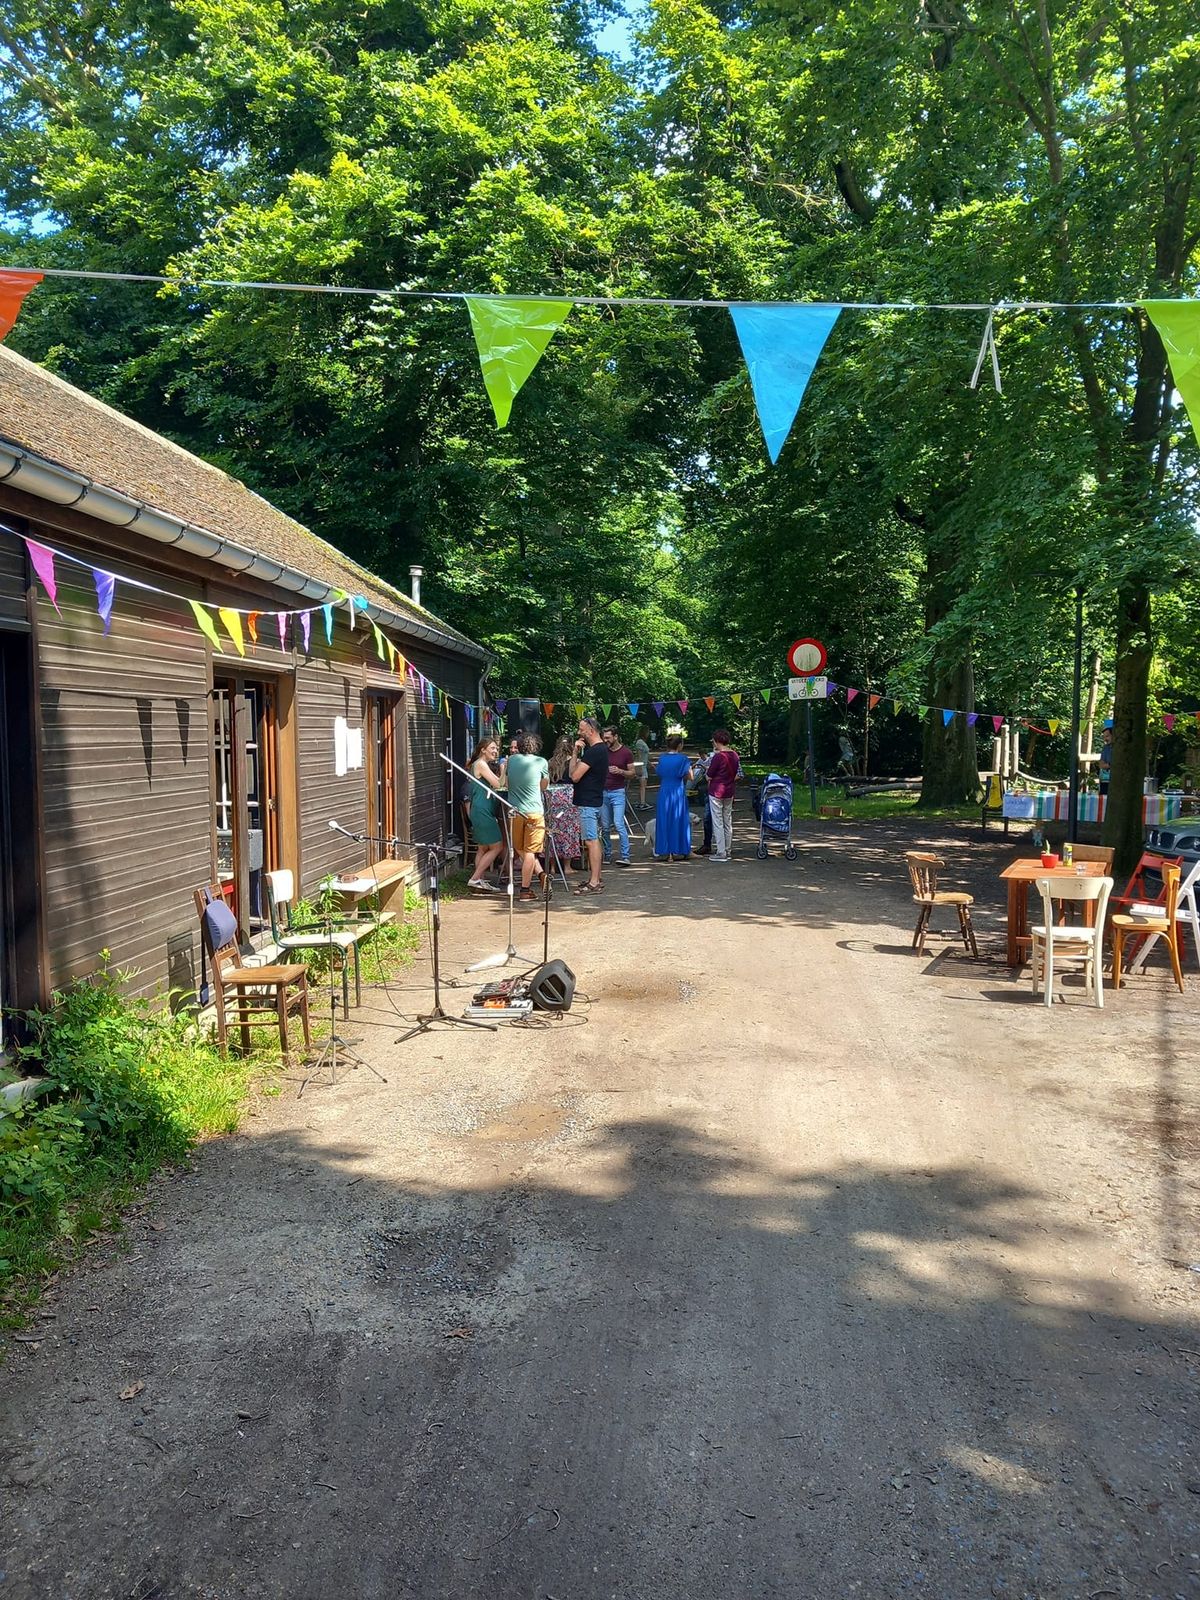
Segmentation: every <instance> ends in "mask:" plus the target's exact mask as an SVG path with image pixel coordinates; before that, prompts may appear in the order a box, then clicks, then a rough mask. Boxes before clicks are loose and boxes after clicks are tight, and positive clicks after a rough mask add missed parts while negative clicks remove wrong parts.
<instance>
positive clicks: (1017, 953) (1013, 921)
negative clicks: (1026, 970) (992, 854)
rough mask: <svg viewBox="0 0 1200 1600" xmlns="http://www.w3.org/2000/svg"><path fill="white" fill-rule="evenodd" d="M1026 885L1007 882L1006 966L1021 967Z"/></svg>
mask: <svg viewBox="0 0 1200 1600" xmlns="http://www.w3.org/2000/svg"><path fill="white" fill-rule="evenodd" d="M1026 892H1027V891H1026V885H1025V884H1024V883H1023V882H1022V881H1021V880H1020V879H1018V878H1010V879H1009V880H1008V964H1009V966H1010V967H1019V966H1020V965H1021V946H1020V944H1019V942H1018V941H1019V940H1020V938H1021V935H1022V934H1023V933H1024V932H1025V898H1026Z"/></svg>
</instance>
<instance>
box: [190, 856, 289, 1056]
mask: <svg viewBox="0 0 1200 1600" xmlns="http://www.w3.org/2000/svg"><path fill="white" fill-rule="evenodd" d="M192 899H193V900H194V901H195V904H196V914H197V916H198V917H199V918H200V933H201V938H202V939H203V942H204V950H205V954H206V955H207V957H208V969H209V975H210V978H211V980H212V991H213V1004H214V1006H215V1008H216V1013H217V1039H218V1040H219V1042H220V1046H221V1054H222V1055H225V1054H226V1053H227V1052H228V1049H229V1022H230V1011H229V1008H230V1006H233V1007H234V1008H235V1012H234V1015H235V1018H236V1021H237V1025H238V1027H239V1028H240V1029H241V1035H242V1054H243V1055H249V1053H250V1028H251V1020H250V1019H251V1017H257V1018H258V1019H259V1020H260V1022H261V1020H262V1019H263V1018H265V1017H270V1018H271V1019H272V1020H273V1021H274V1022H275V1023H276V1024H277V1025H278V1028H279V1048H280V1052H281V1054H282V1055H283V1057H284V1059H285V1060H286V1059H287V1057H288V1054H289V1051H288V1012H289V1011H291V1010H298V1011H299V1012H300V1021H301V1024H302V1026H303V1029H304V1047H305V1049H306V1050H309V1049H311V1048H312V1033H311V1032H310V1029H309V1021H308V975H307V973H306V972H305V969H304V966H303V963H300V962H297V963H294V964H293V963H289V964H278V965H272V966H265V967H247V966H244V965H243V964H242V953H241V951H240V950H239V948H238V942H237V922H236V920H235V919H234V916H233V913H232V912H231V911H230V909H229V907H228V906H227V905H226V904H225V902H224V900H223V899H222V898H221V894H220V890H219V889H218V890H217V891H216V894H215V896H214V891H213V888H212V886H209V887H207V888H203V889H196V890H194V891H193V894H192Z"/></svg>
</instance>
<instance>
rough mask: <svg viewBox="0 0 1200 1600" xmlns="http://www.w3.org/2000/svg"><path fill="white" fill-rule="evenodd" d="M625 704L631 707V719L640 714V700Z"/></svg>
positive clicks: (627, 701)
mask: <svg viewBox="0 0 1200 1600" xmlns="http://www.w3.org/2000/svg"><path fill="white" fill-rule="evenodd" d="M625 704H626V705H627V706H628V707H629V715H630V716H631V717H636V716H637V714H638V706H639V705H640V704H641V701H640V700H626V702H625Z"/></svg>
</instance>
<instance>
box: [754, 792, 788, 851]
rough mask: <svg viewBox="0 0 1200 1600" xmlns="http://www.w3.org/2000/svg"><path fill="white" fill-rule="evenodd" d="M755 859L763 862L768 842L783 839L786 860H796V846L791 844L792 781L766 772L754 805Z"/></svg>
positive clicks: (767, 849)
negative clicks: (755, 829)
mask: <svg viewBox="0 0 1200 1600" xmlns="http://www.w3.org/2000/svg"><path fill="white" fill-rule="evenodd" d="M755 810H756V811H757V812H758V859H759V860H760V861H765V860H766V859H767V857H768V855H770V853H771V852H770V849H769V848H768V841H769V840H770V839H783V840H786V843H785V844H784V847H783V853H784V855H785V856H786V857H787V859H788V860H789V861H794V860H795V859H796V846H795V845H794V844H793V843H792V780H791V779H790V778H781V777H780V776H779V774H778V773H777V772H770V773H768V774H767V776H766V778H765V779H764V780H763V786H762V790H761V792H760V794H759V799H758V804H757V805H756V807H755Z"/></svg>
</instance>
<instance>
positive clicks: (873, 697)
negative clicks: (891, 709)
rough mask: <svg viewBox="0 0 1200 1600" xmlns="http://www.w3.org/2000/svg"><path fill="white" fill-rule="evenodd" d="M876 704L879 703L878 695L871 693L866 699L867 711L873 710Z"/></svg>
mask: <svg viewBox="0 0 1200 1600" xmlns="http://www.w3.org/2000/svg"><path fill="white" fill-rule="evenodd" d="M878 704H879V696H878V695H877V694H873V695H871V696H869V698H868V700H867V710H868V711H874V709H875V707H876V706H877V705H878Z"/></svg>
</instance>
